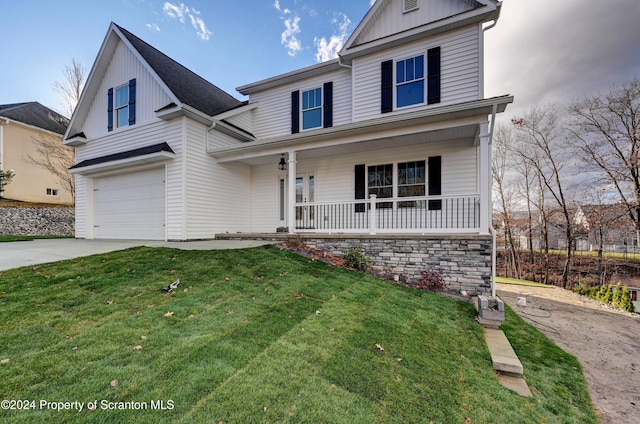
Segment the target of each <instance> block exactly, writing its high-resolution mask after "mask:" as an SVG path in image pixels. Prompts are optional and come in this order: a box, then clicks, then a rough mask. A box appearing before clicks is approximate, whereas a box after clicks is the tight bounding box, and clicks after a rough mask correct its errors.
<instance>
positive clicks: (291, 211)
mask: <svg viewBox="0 0 640 424" xmlns="http://www.w3.org/2000/svg"><path fill="white" fill-rule="evenodd" d="M296 164H297V161H296V152H289V166H288V167H287V169H288V172H289V195H288V196H287V227H288V228H289V234H293V233H295V232H296V208H295V206H294V205H295V203H296V175H297V170H296Z"/></svg>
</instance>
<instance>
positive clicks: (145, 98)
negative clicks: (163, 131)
mask: <svg viewBox="0 0 640 424" xmlns="http://www.w3.org/2000/svg"><path fill="white" fill-rule="evenodd" d="M116 64H117V66H116ZM133 78H135V79H136V123H135V126H140V125H145V124H148V123H150V122H153V121H158V120H159V119H158V118H157V117H156V114H155V112H154V111H155V110H158V109H160V108H162V107H164V106H166V105H167V104H169V103H171V101H172V100H171V98H170V97H169V95H168V94H167V93H166V92H165V91H164V89H163V88H162V86H161V85H160V84H158V82H157V81H156V80H155V79H154V78H153V77H152V75H151V74H150V73H149V71H147V69H146V68H145V66H144V65H143V64H142V62H140V60H138V58H137V57H136V56H135V55H134V54H133V52H131V50H129V49H128V48H127V47H126V46H125V45H124V44H123V43H122V41H118V47H117V48H116V50H115V53H114V55H113V58H112V60H111V65H110V66H109V68H108V69H107V72H106V74H105V76H104V79H103V80H102V82H101V83H100V88H98V92H97V94H96V97H95V98H94V99H93V102H92V104H91V107H90V109H89V113H88V115H87V117H86V120H85V122H84V123H83V125H82V131H83V132H84V133H85V135H86V136H87V139H89V140H91V139H95V138H97V137H102V136H104V135H106V134H107V91H108V90H109V88H114V91H115V88H117V87H119V86H121V85H124V84H128V83H129V80H131V79H133ZM128 128H129V127H124V128H115V125H114V128H113V131H111V132H109V133H110V134H111V133H118V132H122V131H127V130H128Z"/></svg>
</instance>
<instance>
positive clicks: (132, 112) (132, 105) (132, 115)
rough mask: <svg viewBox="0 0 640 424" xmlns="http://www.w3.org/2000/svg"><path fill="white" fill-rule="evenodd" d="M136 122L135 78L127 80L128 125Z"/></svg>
mask: <svg viewBox="0 0 640 424" xmlns="http://www.w3.org/2000/svg"><path fill="white" fill-rule="evenodd" d="M135 123H136V79H135V78H134V79H132V80H130V81H129V125H134V124H135Z"/></svg>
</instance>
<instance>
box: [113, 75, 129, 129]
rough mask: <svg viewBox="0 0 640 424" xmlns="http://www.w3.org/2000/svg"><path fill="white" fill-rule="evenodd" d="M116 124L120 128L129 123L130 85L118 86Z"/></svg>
mask: <svg viewBox="0 0 640 424" xmlns="http://www.w3.org/2000/svg"><path fill="white" fill-rule="evenodd" d="M115 110H116V125H117V127H118V128H120V127H126V126H127V125H129V86H128V85H123V86H121V87H118V88H116V104H115Z"/></svg>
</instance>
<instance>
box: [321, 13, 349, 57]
mask: <svg viewBox="0 0 640 424" xmlns="http://www.w3.org/2000/svg"><path fill="white" fill-rule="evenodd" d="M331 23H332V24H334V25H337V26H338V32H337V33H336V34H333V35H332V36H331V37H329V39H328V40H327V39H326V38H325V37H322V38H317V37H316V38H315V39H314V40H313V41H314V43H315V45H316V48H317V50H316V62H325V61H327V60H331V59H335V58H336V57H338V52H339V51H340V49H342V46H344V42H345V41H347V38H349V29H350V28H351V20H350V19H349V18H348V17H347V15H345V14H343V13H341V14H339V15H338V17H336V18H333V20H332V21H331Z"/></svg>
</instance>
